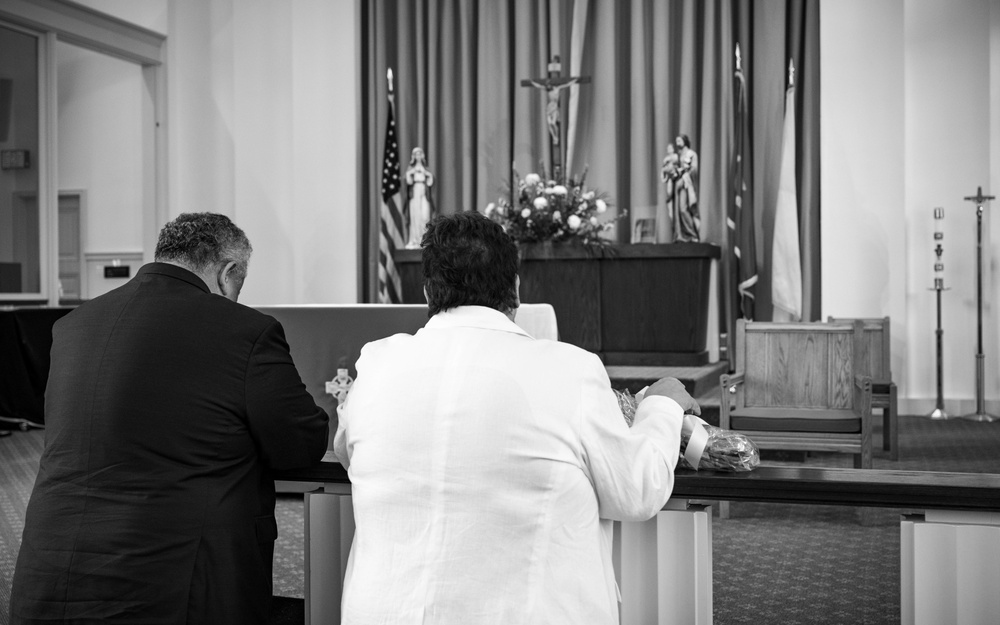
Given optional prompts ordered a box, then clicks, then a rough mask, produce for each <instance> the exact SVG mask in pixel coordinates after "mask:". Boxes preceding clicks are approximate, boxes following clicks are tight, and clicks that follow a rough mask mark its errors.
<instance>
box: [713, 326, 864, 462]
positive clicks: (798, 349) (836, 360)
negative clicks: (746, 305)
mask: <svg viewBox="0 0 1000 625" xmlns="http://www.w3.org/2000/svg"><path fill="white" fill-rule="evenodd" d="M863 327H864V326H863V323H862V322H861V321H860V320H858V321H855V322H854V323H774V322H764V321H745V320H742V319H741V320H739V321H737V324H736V369H735V371H734V373H733V374H731V375H730V374H724V375H722V376H720V380H719V381H720V384H721V387H722V389H721V390H722V401H721V414H720V426H721V427H722V428H723V429H728V430H734V431H738V432H741V433H743V434H745V435H746V436H747V437H749V438H750V439H751V440H752V441H754V442H755V443H756V444H757V446H758V447H759V448H761V449H786V450H804V451H837V452H844V453H850V454H854V466H855V467H856V468H862V469H870V468H871V466H872V448H871V439H872V433H871V408H872V381H871V377H870V376H868V375H862V374H858V372H859V371H864V370H865V368H864V367H863V366H862V364H861V362H860V358H861V356H862V355H863V354H864V353H865V349H864V345H863V343H864V331H863ZM733 395H735V397H733ZM733 400H735V401H733Z"/></svg>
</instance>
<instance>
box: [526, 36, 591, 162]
mask: <svg viewBox="0 0 1000 625" xmlns="http://www.w3.org/2000/svg"><path fill="white" fill-rule="evenodd" d="M548 70H549V75H548V76H547V77H545V78H529V79H526V80H522V81H521V86H522V87H534V88H536V89H544V90H545V95H546V98H547V101H546V105H545V120H546V123H547V124H548V126H549V152H550V155H551V158H552V175H553V176H554V177H556V178H558V177H559V174H560V173H561V170H562V161H563V147H562V143H563V142H562V125H561V123H560V117H561V113H562V111H561V109H562V101H561V98H560V96H561V95H562V90H563V89H565V88H567V87H571V86H573V85H579V84H584V83H588V82H590V77H589V76H565V77H564V76H562V75H561V71H562V65H561V64H560V63H559V57H558V56H554V57H552V62H550V63H549V66H548Z"/></svg>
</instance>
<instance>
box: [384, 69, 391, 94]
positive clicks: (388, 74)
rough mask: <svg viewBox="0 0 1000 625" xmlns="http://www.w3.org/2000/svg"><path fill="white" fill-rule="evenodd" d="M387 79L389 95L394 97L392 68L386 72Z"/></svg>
mask: <svg viewBox="0 0 1000 625" xmlns="http://www.w3.org/2000/svg"><path fill="white" fill-rule="evenodd" d="M385 79H386V80H387V81H389V95H392V68H391V67H390V68H389V69H388V70H386V72H385Z"/></svg>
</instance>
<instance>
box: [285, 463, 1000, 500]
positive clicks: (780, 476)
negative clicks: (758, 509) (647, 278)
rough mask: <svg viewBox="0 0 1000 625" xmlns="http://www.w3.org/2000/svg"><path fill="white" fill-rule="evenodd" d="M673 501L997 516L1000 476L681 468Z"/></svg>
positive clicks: (312, 475)
mask: <svg viewBox="0 0 1000 625" xmlns="http://www.w3.org/2000/svg"><path fill="white" fill-rule="evenodd" d="M275 478H276V479H281V480H289V481H299V482H321V483H328V484H336V483H339V484H350V479H349V478H348V477H347V471H346V470H344V467H342V466H341V465H340V463H338V462H327V461H324V462H321V463H319V464H317V465H315V466H313V467H309V468H307V469H296V470H294V471H284V472H281V473H278V474H276V475H275ZM673 497H674V498H676V499H707V500H721V501H764V502H773V503H797V504H819V505H840V506H870V507H879V508H915V509H920V510H928V509H931V510H972V511H983V512H997V511H1000V475H997V474H992V473H944V472H934V471H892V470H883V469H867V470H866V469H823V468H812V467H757V468H756V469H754V470H753V471H750V472H746V473H726V472H721V471H692V470H688V469H678V471H677V474H676V477H675V480H674V492H673Z"/></svg>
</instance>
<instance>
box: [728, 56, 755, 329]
mask: <svg viewBox="0 0 1000 625" xmlns="http://www.w3.org/2000/svg"><path fill="white" fill-rule="evenodd" d="M736 54H737V57H736V58H737V61H736V72H735V74H734V76H733V78H734V80H735V85H734V87H735V91H736V114H735V119H734V123H733V164H732V176H733V187H732V188H733V203H732V205H731V206H730V210H729V219H728V220H727V225H728V226H729V240H730V241H732V242H733V261H734V265H735V266H734V268H733V269H734V274H735V277H736V280H735V282H736V293H735V296H736V299H735V302H736V310H735V313H736V316H737V317H742V318H743V319H753V316H754V286H755V285H756V284H757V245H756V241H755V236H756V235H755V231H754V216H753V194H752V193H751V192H750V185H749V184H748V183H747V178H748V176H747V173H748V171H749V168H750V127H749V125H748V123H747V122H748V120H747V85H746V79H745V78H744V77H743V69H742V67H741V66H740V59H739V46H737V48H736Z"/></svg>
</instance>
